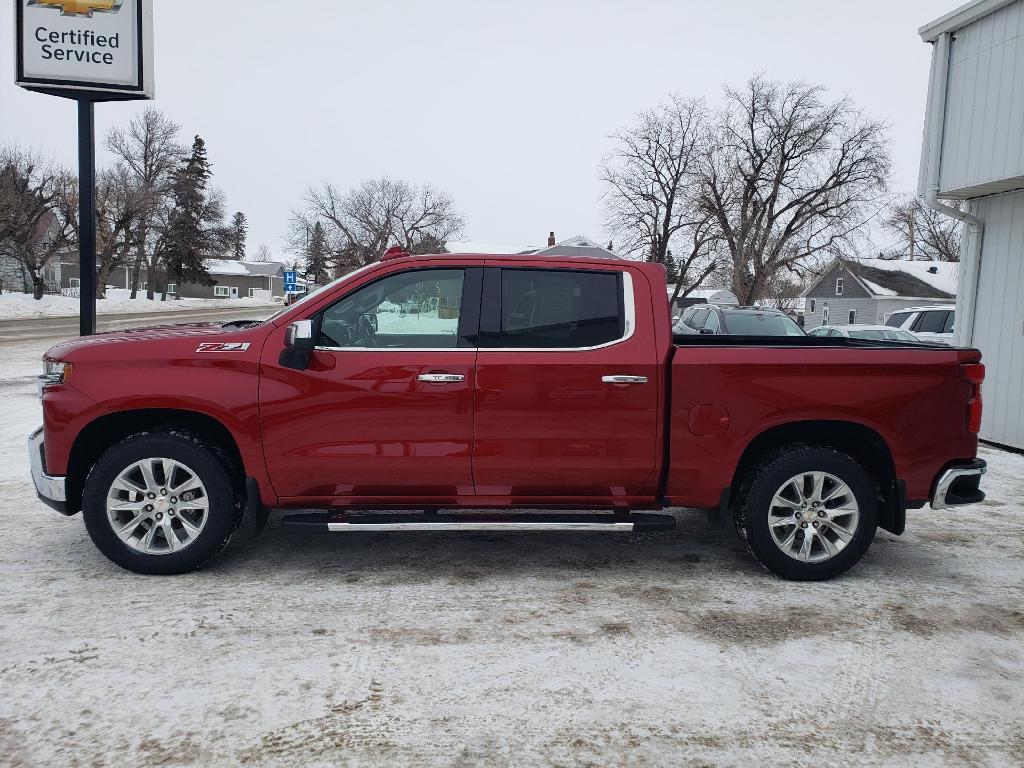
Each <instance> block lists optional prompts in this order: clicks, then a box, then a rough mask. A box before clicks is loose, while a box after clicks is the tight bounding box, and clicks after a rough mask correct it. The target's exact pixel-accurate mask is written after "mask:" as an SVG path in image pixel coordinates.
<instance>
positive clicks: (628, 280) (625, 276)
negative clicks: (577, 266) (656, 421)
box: [315, 270, 636, 353]
mask: <svg viewBox="0 0 1024 768" xmlns="http://www.w3.org/2000/svg"><path fill="white" fill-rule="evenodd" d="M568 271H574V270H568ZM575 271H580V272H590V271H593V270H575ZM620 274H621V275H622V293H623V297H622V306H623V309H624V310H625V315H626V317H625V323H624V328H623V334H622V336H620V337H619V338H617V339H613V340H612V341H606V342H605V343H604V344H597V345H595V346H592V347H480V346H476V347H459V346H455V347H321V346H317V347H316V348H315V349H316V351H317V352H506V353H507V352H593V351H594V350H596V349H606V348H608V347H614V346H616V345H618V344H625V343H626V342H627V341H629V340H630V339H631V338H633V334H634V333H635V332H636V297H635V293H634V291H633V276H632V275H631V274H630V273H629V272H628V271H627V270H623V271H622V272H620ZM454 338H455V339H458V335H456V336H455V337H454Z"/></svg>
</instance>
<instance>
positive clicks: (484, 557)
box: [209, 509, 948, 586]
mask: <svg viewBox="0 0 1024 768" xmlns="http://www.w3.org/2000/svg"><path fill="white" fill-rule="evenodd" d="M673 513H674V514H675V517H676V519H677V528H676V530H674V531H666V532H650V533H632V534H622V533H579V532H568V531H565V532H548V533H537V532H526V533H508V534H506V533H494V532H480V533H473V532H452V533H434V532H394V533H376V532H372V533H371V532H365V533H359V532H356V533H329V534H315V533H308V534H307V533H298V532H290V531H284V530H282V528H281V526H280V519H281V517H282V516H283V513H275V514H274V515H273V516H272V517H271V520H270V522H269V524H268V526H267V530H266V531H264V533H263V534H262V535H261V537H260V538H259V539H257V540H256V541H254V542H246V543H244V544H232V545H231V546H229V547H228V548H227V550H226V551H225V552H224V553H223V554H222V555H221V556H220V557H219V558H218V559H217V560H216V561H214V562H213V563H212V564H211V565H210V566H209V567H210V568H212V569H215V570H218V571H219V570H230V571H232V572H236V571H239V570H244V569H247V568H250V567H254V566H255V565H256V564H259V567H260V570H261V571H264V572H266V571H268V570H270V571H273V570H282V571H288V572H292V573H293V574H298V573H306V574H308V575H310V576H315V577H324V576H334V577H337V578H338V579H342V580H344V579H346V578H358V579H363V578H367V579H372V580H373V582H374V584H375V585H379V586H387V585H389V584H395V585H397V584H411V583H418V582H429V581H434V580H437V579H447V580H450V581H463V582H474V581H480V580H483V579H488V578H500V579H510V578H516V577H523V576H531V575H538V574H540V575H545V576H551V575H552V574H554V573H556V572H557V571H559V570H561V571H564V572H565V574H566V576H565V578H577V577H580V575H581V574H582V573H587V572H591V573H600V572H605V573H616V572H623V573H626V572H628V573H630V574H631V575H632V576H634V577H635V576H637V575H638V573H637V572H638V571H639V572H641V575H642V576H644V577H649V578H669V579H671V580H678V579H683V580H686V579H691V578H693V579H707V578H708V577H710V576H712V575H714V576H717V577H721V576H736V577H741V578H749V577H752V576H753V577H757V578H764V579H765V580H766V581H767V582H769V583H776V584H778V583H783V582H781V581H780V580H778V579H776V578H774V577H772V576H771V575H770V574H769V573H768V572H766V571H765V570H764V569H763V568H761V566H760V565H759V564H758V563H757V561H756V560H755V559H754V558H753V556H752V555H750V554H749V553H748V552H747V551H746V549H745V548H744V546H743V544H742V543H741V542H740V541H739V539H738V538H737V536H736V533H735V530H734V529H733V527H732V526H731V525H729V526H727V527H724V528H718V527H715V526H713V525H711V524H710V523H709V522H708V521H707V519H706V517H705V515H704V513H703V512H702V511H699V510H690V509H676V510H673ZM910 559H912V561H913V562H912V563H911V562H910ZM911 568H912V569H913V571H914V577H915V578H927V579H935V578H940V579H941V578H942V574H943V572H944V571H948V567H944V564H943V561H942V559H941V558H939V557H933V556H932V555H931V554H930V553H929V552H928V551H922V550H921V549H920V548H913V547H908V546H904V545H903V542H901V540H900V539H899V538H897V537H895V536H892V535H890V534H888V533H885V532H880V533H879V534H878V535H877V536H876V538H875V542H874V544H873V545H872V547H871V550H869V553H868V556H867V559H866V560H865V561H864V562H863V563H862V564H861V565H859V566H858V567H857V568H855V569H853V571H852V572H851V573H850V574H848V575H846V576H842V577H839V579H837V580H847V579H853V580H856V579H858V578H861V577H865V576H868V577H870V576H869V574H874V575H879V573H880V572H881V573H882V574H884V573H889V574H890V575H904V571H907V570H909V569H911Z"/></svg>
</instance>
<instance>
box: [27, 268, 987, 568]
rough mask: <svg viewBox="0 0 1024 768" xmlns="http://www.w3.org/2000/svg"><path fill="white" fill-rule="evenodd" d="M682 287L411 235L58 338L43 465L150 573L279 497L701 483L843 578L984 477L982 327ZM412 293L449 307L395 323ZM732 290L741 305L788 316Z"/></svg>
mask: <svg viewBox="0 0 1024 768" xmlns="http://www.w3.org/2000/svg"><path fill="white" fill-rule="evenodd" d="M664 285H665V274H664V268H663V267H661V266H660V265H655V264H645V263H641V262H632V261H623V260H618V259H591V258H573V257H564V256H543V257H537V256H468V255H442V256H414V257H410V256H396V255H391V256H388V257H386V258H385V259H383V260H382V261H381V262H379V263H376V264H373V265H371V266H368V267H364V268H363V269H360V270H358V271H356V272H353V273H351V274H349V275H346V276H345V277H344V278H342V279H341V280H339V281H337V282H335V283H333V284H332V285H330V286H327V287H325V288H323V289H321V290H320V291H319V292H318V293H316V294H312V295H310V296H307V297H305V298H303V299H302V300H300V301H298V302H297V303H296V304H294V305H293V306H291V307H288V308H285V309H282V310H281V311H280V312H279V313H278V314H277V315H276V316H274V317H272V318H271V319H269V320H267V321H265V322H263V323H247V324H243V325H238V324H227V325H218V324H205V325H182V326H162V327H157V328H150V329H144V330H127V331H115V332H110V333H105V334H100V335H98V336H95V337H91V338H85V339H75V340H71V341H66V342H63V343H61V344H58V345H57V346H55V347H53V348H52V349H50V350H49V351H48V352H47V353H46V355H45V361H44V362H45V374H44V376H43V377H42V379H41V380H40V392H41V396H42V405H43V414H44V423H45V426H44V427H41V428H40V429H39V430H38V431H36V432H35V433H33V434H32V435H31V437H30V438H29V462H30V465H31V474H32V477H33V480H34V483H35V487H36V490H37V491H38V493H39V495H40V497H41V498H42V499H43V500H44V501H45V502H46V503H47V504H49V505H50V506H52V507H54V508H55V509H57V510H58V511H60V512H63V513H64V514H68V515H71V514H75V513H77V512H78V511H79V510H81V511H82V512H83V517H84V519H85V526H86V529H87V531H88V532H89V535H90V537H91V538H92V540H93V542H94V543H95V544H96V546H97V547H98V548H99V549H100V550H101V551H102V552H103V553H104V554H105V555H106V556H107V557H109V558H110V559H111V560H113V561H114V562H115V563H117V564H119V565H121V566H123V567H124V568H127V569H130V570H133V571H136V572H140V573H158V574H171V573H182V572H185V571H189V570H192V569H194V568H198V567H200V566H202V565H203V564H204V563H206V562H207V561H209V560H210V558H212V557H213V556H215V555H216V554H217V553H218V552H219V551H220V550H221V549H222V548H223V547H224V545H225V543H226V542H227V541H228V539H229V538H231V536H232V535H233V534H234V533H235V532H236V530H237V531H241V532H245V533H246V535H254V534H256V533H258V532H259V531H260V530H261V529H262V527H263V525H264V523H265V522H266V518H267V514H268V511H269V510H270V509H283V510H288V511H290V514H288V515H287V516H285V517H284V518H283V521H282V525H283V527H285V528H287V529H298V530H306V531H317V532H321V531H322V532H325V533H326V532H345V533H352V532H360V531H409V530H429V531H463V530H467V529H469V530H500V531H522V530H530V531H551V530H566V531H574V532H580V531H638V530H664V529H670V528H673V527H674V526H675V524H676V521H675V518H674V517H673V516H672V515H670V514H651V513H638V512H636V511H635V510H658V509H663V508H668V507H691V508H705V509H707V510H708V514H709V515H710V517H711V519H712V521H714V522H716V523H718V524H724V522H725V521H726V520H732V521H733V522H734V523H735V526H736V528H737V530H738V532H739V535H740V538H741V539H742V541H743V542H744V544H745V545H746V546H747V547H748V548H749V549H750V551H751V552H753V554H754V555H756V556H757V557H758V558H759V559H760V561H761V562H762V563H764V565H765V566H767V567H768V568H770V569H771V570H773V571H774V572H775V573H777V574H780V575H781V576H784V577H786V578H791V579H804V580H806V579H827V578H830V577H832V576H835V575H836V574H838V573H842V572H843V571H845V570H847V569H848V568H850V567H851V566H852V565H854V564H855V563H856V562H857V561H858V560H859V559H860V558H861V557H862V556H863V554H864V553H865V552H866V551H867V549H868V546H869V545H870V544H871V541H872V539H873V537H874V535H875V530H876V528H877V527H881V528H884V529H885V530H888V531H891V532H893V533H894V534H897V535H898V534H900V533H902V532H903V529H904V525H905V520H906V510H907V508H915V509H916V508H920V507H923V506H924V505H925V504H927V503H928V502H929V501H930V502H931V505H932V507H933V509H936V510H941V509H945V508H947V507H950V506H954V505H960V504H968V503H972V502H977V501H980V500H981V499H983V498H984V494H983V493H982V492H981V490H980V489H979V480H980V477H981V475H982V473H983V472H984V471H985V463H984V462H983V461H980V460H979V459H977V457H976V450H977V443H978V440H977V435H978V429H979V425H980V418H981V394H980V392H981V383H982V379H983V377H984V366H982V365H981V364H980V360H981V354H980V353H979V352H978V351H977V350H974V349H949V348H944V347H943V348H939V347H935V346H930V345H923V344H913V343H909V342H905V343H902V342H894V343H893V344H891V345H884V346H880V345H877V344H873V343H869V342H866V341H863V340H859V339H852V338H836V339H828V340H827V341H828V342H829V344H828V345H827V347H825V348H821V347H822V346H824V345H822V344H821V342H822V341H825V340H822V339H815V338H810V337H807V336H804V335H802V333H800V334H798V333H797V332H796V331H787V333H790V334H791V335H788V336H785V337H776V338H773V337H770V336H762V337H761V338H759V339H757V338H753V337H752V336H750V335H743V336H730V335H722V334H716V335H708V334H693V335H677V336H676V337H675V340H674V341H673V336H672V333H671V326H670V322H669V306H668V301H667V298H666V295H665V288H664ZM416 293H420V294H429V295H437V296H442V297H445V299H446V305H447V306H449V307H450V308H451V314H452V317H445V318H440V317H438V318H433V319H430V320H429V321H428V320H427V319H423V320H422V321H419V322H415V323H397V324H396V323H392V324H389V323H385V322H378V312H379V310H380V308H381V307H382V306H383V305H384V304H385V302H389V301H394V299H395V298H397V297H401V296H407V295H410V294H416ZM449 299H454V300H449ZM725 311H726V312H727V313H728V314H726V315H725V317H726V324H727V326H728V328H729V329H731V330H736V329H738V328H744V329H746V330H748V331H749V330H750V329H754V330H757V331H761V330H762V328H761V325H763V326H765V327H770V328H780V327H781V328H788V325H786V324H787V323H788V324H791V325H792V326H793V328H796V326H795V323H792V321H790V320H788V318H785V317H783V316H776V315H775V314H772V313H771V312H768V311H765V310H756V311H755V310H740V311H735V310H725ZM797 330H798V329H797ZM481 507H484V508H489V509H491V510H494V511H492V512H490V513H489V514H487V515H481V514H478V513H474V512H470V513H465V512H463V513H458V510H460V509H469V510H475V509H479V508H481ZM442 508H443V509H448V510H455V511H456V513H455V514H439V513H438V510H439V509H442ZM536 508H556V509H558V510H567V509H569V510H571V509H588V510H594V509H601V510H605V511H604V512H601V513H597V514H595V513H593V512H591V513H586V514H580V513H575V512H567V511H561V512H552V513H549V514H527V513H524V512H522V511H521V510H523V509H536ZM366 509H375V510H380V509H389V510H416V513H408V512H407V513H397V512H389V513H387V514H366V513H360V512H358V511H357V510H366ZM299 510H306V511H305V512H301V511H299ZM308 510H323V511H321V512H309V511H308ZM424 510H426V511H424ZM893 576H894V577H895V576H896V575H895V574H894V575H893Z"/></svg>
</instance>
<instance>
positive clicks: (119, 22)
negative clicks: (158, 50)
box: [15, 0, 153, 99]
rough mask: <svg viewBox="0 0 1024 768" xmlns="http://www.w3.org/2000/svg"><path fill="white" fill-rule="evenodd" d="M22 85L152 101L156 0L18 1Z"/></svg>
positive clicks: (18, 52) (18, 68) (20, 83)
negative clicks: (154, 11) (154, 9)
mask: <svg viewBox="0 0 1024 768" xmlns="http://www.w3.org/2000/svg"><path fill="white" fill-rule="evenodd" d="M15 15H16V17H17V18H16V24H15V35H16V38H17V39H16V46H15V48H16V50H15V56H16V57H17V61H16V62H15V67H16V72H17V82H18V85H20V86H23V87H26V88H32V89H35V90H39V89H49V90H65V89H70V90H75V91H92V92H95V93H97V94H98V95H100V97H101V98H102V94H113V95H114V97H115V98H136V99H151V98H153V5H152V0H15Z"/></svg>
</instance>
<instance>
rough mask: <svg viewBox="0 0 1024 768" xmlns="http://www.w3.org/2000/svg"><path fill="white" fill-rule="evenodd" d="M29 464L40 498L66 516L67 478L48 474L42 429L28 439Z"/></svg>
mask: <svg viewBox="0 0 1024 768" xmlns="http://www.w3.org/2000/svg"><path fill="white" fill-rule="evenodd" d="M28 464H29V467H31V468H32V482H33V483H34V484H35V486H36V493H37V494H38V495H39V498H40V499H41V500H42V502H43V503H44V504H46V505H47V506H48V507H52V508H53V509H55V510H57V511H58V512H60V513H61V514H63V515H66V514H67V513H68V512H67V498H68V497H67V481H66V478H63V477H54V476H52V475H48V474H46V458H45V454H44V453H43V428H42V427H40V428H39V429H37V430H36V431H35V432H33V433H32V434H31V435H29V437H28Z"/></svg>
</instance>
